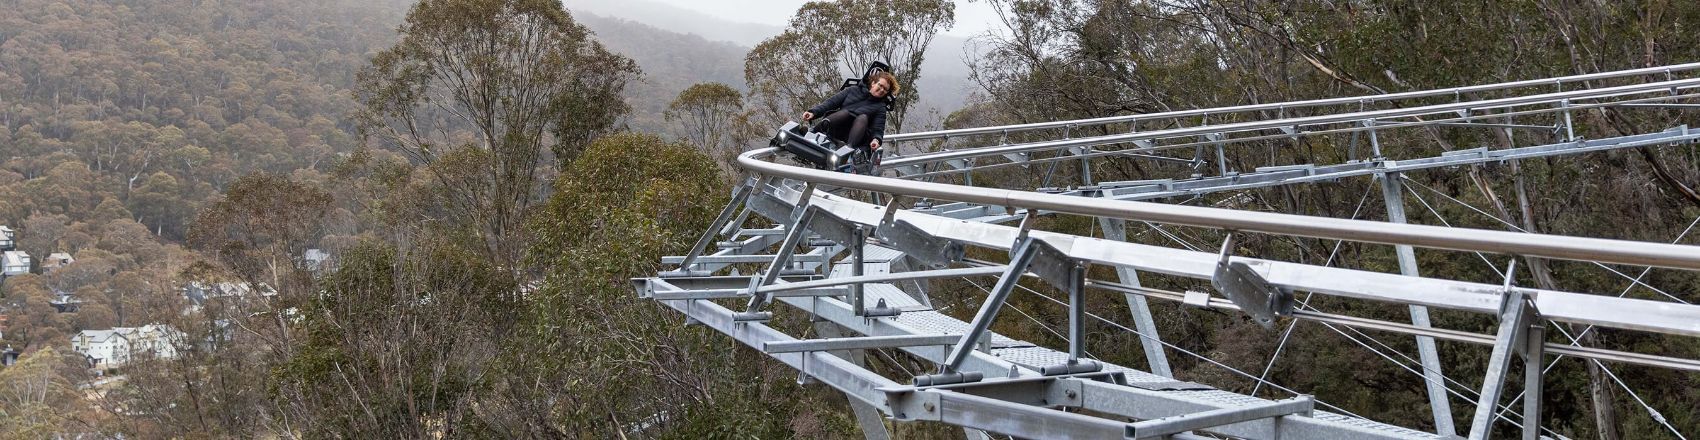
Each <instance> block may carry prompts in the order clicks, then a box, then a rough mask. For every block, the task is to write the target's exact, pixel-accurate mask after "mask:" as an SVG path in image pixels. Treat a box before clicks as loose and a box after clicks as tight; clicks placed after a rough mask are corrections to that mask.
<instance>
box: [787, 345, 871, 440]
mask: <svg viewBox="0 0 1700 440" xmlns="http://www.w3.org/2000/svg"><path fill="white" fill-rule="evenodd" d="M815 333H817V334H819V335H821V337H826V338H839V337H844V335H845V331H844V327H841V326H839V325H838V324H833V323H832V322H831V321H820V322H816V323H815ZM769 344H771V342H770V343H769ZM831 354H832V355H833V356H838V357H839V358H841V359H844V360H846V361H849V362H850V363H851V364H854V365H856V366H858V367H866V366H867V355H866V353H865V352H863V351H862V350H839V351H833V352H831ZM770 356H771V355H770ZM844 398H845V399H846V400H848V401H850V412H851V413H852V414H854V415H855V416H856V425H857V426H859V427H861V428H862V438H864V439H867V440H890V439H891V432H890V431H888V430H886V428H885V417H884V416H882V415H881V414H880V410H879V408H875V407H874V406H873V405H871V404H869V403H867V402H863V401H861V400H860V399H857V398H856V396H852V395H849V394H845V395H844Z"/></svg>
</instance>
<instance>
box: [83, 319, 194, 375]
mask: <svg viewBox="0 0 1700 440" xmlns="http://www.w3.org/2000/svg"><path fill="white" fill-rule="evenodd" d="M186 337H187V336H186V335H184V334H183V332H180V331H177V329H175V328H172V327H171V326H169V325H163V324H149V325H144V326H141V327H116V328H113V329H111V330H83V331H82V332H80V333H77V336H74V337H72V338H71V350H74V351H76V352H78V353H82V354H83V355H84V356H88V358H89V361H90V362H92V363H93V364H94V366H95V367H99V368H112V367H119V366H123V365H124V364H126V363H129V362H130V360H132V359H134V358H135V357H137V356H143V355H148V356H152V357H156V358H160V359H171V358H174V357H177V344H179V343H183V342H184V341H185V338H186Z"/></svg>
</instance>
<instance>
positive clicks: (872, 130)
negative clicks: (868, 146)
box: [809, 86, 886, 140]
mask: <svg viewBox="0 0 1700 440" xmlns="http://www.w3.org/2000/svg"><path fill="white" fill-rule="evenodd" d="M885 104H886V102H885V98H875V97H874V95H873V94H872V93H868V89H867V88H866V87H861V86H854V87H849V88H846V89H844V90H841V91H839V92H838V94H837V95H832V97H831V98H828V99H827V100H826V101H825V102H822V103H820V105H817V106H815V107H814V108H811V109H809V113H814V114H815V117H817V118H824V117H826V115H828V114H831V113H832V112H835V111H838V110H845V111H849V112H850V114H852V115H858V116H859V115H868V131H869V134H870V135H872V136H873V138H874V139H880V140H885Z"/></svg>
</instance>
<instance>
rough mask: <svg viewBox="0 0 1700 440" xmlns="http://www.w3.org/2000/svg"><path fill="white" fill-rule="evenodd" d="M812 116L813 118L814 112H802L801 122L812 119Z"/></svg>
mask: <svg viewBox="0 0 1700 440" xmlns="http://www.w3.org/2000/svg"><path fill="white" fill-rule="evenodd" d="M814 118H815V114H814V113H811V112H803V122H809V120H812V119H814Z"/></svg>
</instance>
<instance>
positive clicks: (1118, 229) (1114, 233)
mask: <svg viewBox="0 0 1700 440" xmlns="http://www.w3.org/2000/svg"><path fill="white" fill-rule="evenodd" d="M1098 227H1099V228H1100V229H1103V230H1104V238H1105V239H1107V240H1115V241H1121V242H1125V241H1127V221H1125V220H1122V219H1115V218H1105V217H1099V218H1098ZM1116 277H1117V278H1119V279H1120V280H1121V283H1122V284H1124V285H1128V286H1132V287H1135V288H1137V287H1141V286H1140V284H1139V271H1137V270H1134V269H1133V268H1131V267H1127V266H1116ZM1122 296H1124V297H1125V299H1126V300H1127V308H1128V311H1129V312H1130V313H1131V314H1132V315H1133V328H1134V330H1138V331H1139V334H1140V338H1139V343H1140V345H1141V346H1142V347H1144V348H1145V362H1146V366H1147V368H1149V370H1150V371H1151V373H1152V374H1156V375H1158V376H1163V377H1168V378H1173V377H1175V374H1174V373H1173V372H1172V371H1171V370H1169V357H1168V355H1167V354H1166V353H1164V352H1163V337H1162V336H1161V335H1159V334H1158V333H1157V322H1156V320H1155V319H1153V318H1152V317H1151V306H1150V305H1149V304H1147V303H1146V301H1145V295H1138V294H1133V293H1123V294H1122Z"/></svg>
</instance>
